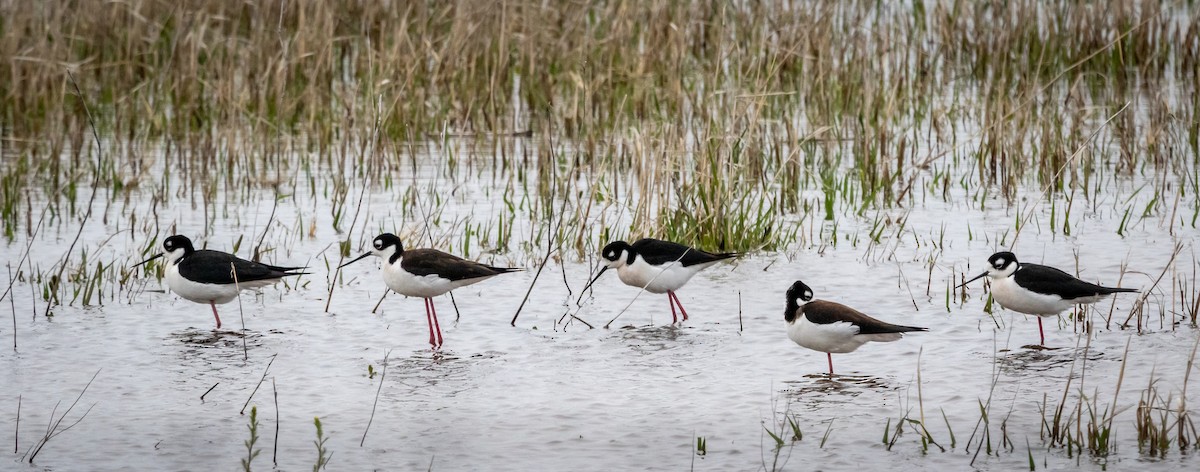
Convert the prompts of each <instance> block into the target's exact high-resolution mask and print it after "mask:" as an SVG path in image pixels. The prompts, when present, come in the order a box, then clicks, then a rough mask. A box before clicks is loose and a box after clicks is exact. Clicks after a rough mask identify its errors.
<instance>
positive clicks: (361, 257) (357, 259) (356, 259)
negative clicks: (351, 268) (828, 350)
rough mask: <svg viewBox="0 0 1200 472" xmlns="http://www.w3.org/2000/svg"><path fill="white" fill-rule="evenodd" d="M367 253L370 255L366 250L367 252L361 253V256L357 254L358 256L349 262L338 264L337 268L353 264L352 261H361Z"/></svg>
mask: <svg viewBox="0 0 1200 472" xmlns="http://www.w3.org/2000/svg"><path fill="white" fill-rule="evenodd" d="M369 255H371V253H369V252H368V253H364V254H363V255H361V256H358V257H356V258H354V260H352V261H350V262H347V263H345V264H342V265H340V266H338V268H339V269H341V268H342V267H346V266H348V265H350V264H353V263H355V262H358V261H361V260H363V258H365V257H367V256H369Z"/></svg>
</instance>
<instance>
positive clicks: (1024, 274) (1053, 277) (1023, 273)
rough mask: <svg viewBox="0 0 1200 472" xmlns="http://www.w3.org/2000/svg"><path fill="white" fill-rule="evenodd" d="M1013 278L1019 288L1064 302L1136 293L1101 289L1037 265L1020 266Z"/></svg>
mask: <svg viewBox="0 0 1200 472" xmlns="http://www.w3.org/2000/svg"><path fill="white" fill-rule="evenodd" d="M1013 277H1016V282H1017V285H1020V286H1021V287H1024V288H1026V289H1028V290H1031V291H1034V292H1037V293H1041V294H1047V295H1061V296H1062V297H1063V299H1066V300H1073V299H1076V298H1082V297H1094V296H1096V295H1108V294H1112V293H1117V292H1136V291H1137V290H1135V289H1132V288H1114V287H1102V286H1099V285H1096V284H1094V283H1091V282H1084V281H1082V280H1079V279H1077V278H1075V277H1074V276H1072V275H1071V274H1068V273H1066V272H1063V271H1061V270H1059V269H1056V268H1054V267H1050V266H1044V265H1039V264H1021V267H1020V268H1019V269H1017V271H1016V272H1015V273H1014V274H1013Z"/></svg>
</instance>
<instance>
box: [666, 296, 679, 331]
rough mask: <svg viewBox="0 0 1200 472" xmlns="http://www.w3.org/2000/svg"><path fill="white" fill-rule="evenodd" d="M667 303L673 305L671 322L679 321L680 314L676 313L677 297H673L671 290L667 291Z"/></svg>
mask: <svg viewBox="0 0 1200 472" xmlns="http://www.w3.org/2000/svg"><path fill="white" fill-rule="evenodd" d="M667 304H669V305H671V324H675V323H676V322H678V321H679V315H676V314H675V299H674V298H672V297H671V292H667Z"/></svg>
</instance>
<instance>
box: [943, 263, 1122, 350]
mask: <svg viewBox="0 0 1200 472" xmlns="http://www.w3.org/2000/svg"><path fill="white" fill-rule="evenodd" d="M988 265H989V266H988V269H987V270H986V271H984V272H983V273H982V274H979V275H977V276H975V277H974V278H972V279H971V280H968V281H966V282H963V283H962V284H959V286H958V287H962V286H964V285H967V284H969V283H971V282H974V281H976V280H978V279H980V278H982V277H983V276H985V275H986V276H988V278H990V279H991V280H992V298H993V299H995V300H996V302H998V303H1000V306H1002V307H1004V308H1008V309H1009V310H1012V311H1017V312H1021V313H1025V314H1029V315H1037V316H1038V334H1039V335H1040V336H1041V345H1042V346H1044V345H1046V332H1045V331H1043V330H1042V317H1043V316H1055V315H1057V314H1059V313H1061V312H1063V311H1064V310H1066V309H1068V308H1071V307H1072V306H1075V305H1077V304H1081V303H1083V304H1088V303H1096V302H1098V301H1100V300H1102V299H1104V297H1107V296H1109V295H1112V294H1114V293H1120V292H1136V291H1137V289H1132V288H1114V287H1101V286H1099V285H1096V284H1093V283H1089V282H1084V281H1082V280H1079V279H1077V278H1075V277H1074V276H1072V275H1071V274H1068V273H1066V272H1063V271H1061V270H1058V269H1055V268H1053V267H1050V266H1044V265H1038V264H1026V263H1020V262H1017V256H1016V255H1015V254H1013V253H1011V252H1008V251H1003V252H997V253H995V254H992V257H989V258H988ZM958 287H956V288H958Z"/></svg>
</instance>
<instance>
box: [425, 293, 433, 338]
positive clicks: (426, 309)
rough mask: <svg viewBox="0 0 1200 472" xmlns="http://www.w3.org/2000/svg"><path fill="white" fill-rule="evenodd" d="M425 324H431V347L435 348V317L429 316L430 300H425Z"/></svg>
mask: <svg viewBox="0 0 1200 472" xmlns="http://www.w3.org/2000/svg"><path fill="white" fill-rule="evenodd" d="M425 322H426V323H429V345H430V346H434V345H435V344H434V337H433V316H432V315H430V314H429V299H428V298H426V299H425Z"/></svg>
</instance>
